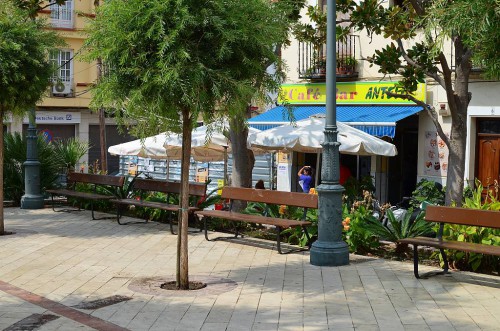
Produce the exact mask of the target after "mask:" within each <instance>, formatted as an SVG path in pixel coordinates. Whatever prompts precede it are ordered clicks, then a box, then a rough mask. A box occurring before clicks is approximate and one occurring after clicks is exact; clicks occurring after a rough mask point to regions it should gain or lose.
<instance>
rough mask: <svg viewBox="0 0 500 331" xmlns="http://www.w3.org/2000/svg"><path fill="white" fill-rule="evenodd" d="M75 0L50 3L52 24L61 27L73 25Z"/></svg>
mask: <svg viewBox="0 0 500 331" xmlns="http://www.w3.org/2000/svg"><path fill="white" fill-rule="evenodd" d="M73 16H74V15H73V0H67V1H66V2H65V3H64V5H61V6H59V5H58V4H55V3H53V4H51V5H50V18H51V19H52V25H53V26H56V27H60V28H72V27H73Z"/></svg>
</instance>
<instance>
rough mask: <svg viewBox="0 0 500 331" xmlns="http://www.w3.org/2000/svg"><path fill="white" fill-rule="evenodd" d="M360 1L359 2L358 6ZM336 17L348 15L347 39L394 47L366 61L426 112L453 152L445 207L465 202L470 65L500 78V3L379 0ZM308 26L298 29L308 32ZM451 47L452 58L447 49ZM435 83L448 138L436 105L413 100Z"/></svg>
mask: <svg viewBox="0 0 500 331" xmlns="http://www.w3.org/2000/svg"><path fill="white" fill-rule="evenodd" d="M358 2H359V1H358ZM336 3H337V14H339V13H343V14H349V17H350V18H349V19H346V20H343V21H344V22H345V23H348V24H343V25H337V36H338V38H343V37H344V36H346V35H347V34H349V33H350V31H351V29H355V30H359V31H361V30H362V31H365V32H367V33H368V35H370V36H373V35H382V36H383V37H384V38H386V39H387V40H390V41H391V43H390V44H388V45H386V46H384V47H383V48H381V49H379V50H377V51H376V52H375V54H374V55H373V56H372V57H370V58H368V60H369V61H370V63H372V64H375V65H377V66H378V67H379V72H380V73H381V74H383V75H398V76H400V77H401V81H400V86H401V87H402V90H403V91H404V92H403V93H402V94H394V93H388V94H389V95H390V96H398V97H400V98H405V99H409V100H412V101H414V102H415V103H416V104H418V105H420V106H422V107H423V109H425V111H427V113H428V114H429V116H430V118H431V119H432V121H433V123H434V124H435V126H436V129H437V132H438V134H439V136H440V137H441V139H442V140H443V141H444V142H445V143H446V145H447V147H448V149H449V159H448V176H447V181H446V201H445V203H446V204H447V205H450V204H452V203H453V202H456V203H460V202H461V201H462V192H463V188H464V174H465V145H466V138H467V108H468V105H469V102H470V100H471V98H472V95H471V93H470V92H469V78H470V73H471V69H472V64H473V63H474V64H479V65H481V66H482V67H483V68H484V73H485V76H486V77H489V78H498V77H500V56H498V55H499V54H500V2H499V1H498V0H406V1H404V2H403V6H392V7H389V8H387V7H384V6H381V5H380V3H379V1H378V0H365V1H361V2H359V3H358V4H357V3H356V2H355V1H351V0H337V2H336ZM306 27H307V25H305V26H302V27H300V31H301V32H307V30H306V29H305V28H306ZM449 43H451V44H452V46H453V51H454V54H453V59H454V61H455V63H454V65H453V63H450V59H449V58H447V57H446V56H445V53H444V49H445V47H446V48H447V49H448V47H449ZM426 79H433V80H434V81H435V82H437V83H438V84H439V85H440V86H441V87H442V88H443V89H444V90H445V91H446V95H447V99H448V105H449V108H450V112H451V131H450V134H449V136H448V135H446V134H445V133H444V131H443V128H442V127H441V124H440V123H439V121H438V113H437V111H436V110H435V109H434V107H433V106H432V105H429V104H426V103H424V102H420V101H418V100H416V99H415V98H413V97H412V92H414V91H415V90H416V88H417V84H418V83H421V82H425V80H426Z"/></svg>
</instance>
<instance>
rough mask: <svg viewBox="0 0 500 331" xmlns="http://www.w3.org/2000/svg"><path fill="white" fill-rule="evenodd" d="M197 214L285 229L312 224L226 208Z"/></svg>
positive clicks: (196, 213)
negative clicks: (234, 211) (226, 209)
mask: <svg viewBox="0 0 500 331" xmlns="http://www.w3.org/2000/svg"><path fill="white" fill-rule="evenodd" d="M195 215H198V216H205V217H218V218H223V219H226V220H229V221H238V222H249V223H255V224H268V225H274V226H279V227H281V228H283V229H287V228H291V227H298V226H307V225H311V222H308V221H297V220H289V219H284V218H274V217H266V216H260V215H249V214H241V213H233V212H231V211H225V210H201V211H196V212H195Z"/></svg>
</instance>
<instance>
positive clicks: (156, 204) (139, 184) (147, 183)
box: [110, 178, 207, 234]
mask: <svg viewBox="0 0 500 331" xmlns="http://www.w3.org/2000/svg"><path fill="white" fill-rule="evenodd" d="M206 189H207V185H206V184H204V183H189V195H190V196H194V197H198V198H201V197H204V196H205V195H206ZM133 190H134V192H135V193H136V195H137V197H138V199H134V198H127V199H112V200H110V201H111V202H112V203H114V204H116V206H117V208H116V221H117V222H118V224H120V225H124V224H128V223H130V222H127V223H122V222H120V218H121V214H122V207H124V206H136V207H145V208H155V209H160V210H165V211H167V212H169V217H168V221H169V224H170V232H172V234H174V230H173V226H172V213H174V212H177V211H179V205H177V204H168V203H166V202H167V201H168V200H169V199H170V197H171V196H172V195H177V196H178V195H180V193H181V183H179V182H171V181H165V180H159V179H142V178H136V179H135V181H134V183H133ZM152 192H160V193H165V194H166V199H165V201H147V200H145V198H146V197H147V195H148V194H149V193H152ZM195 210H198V208H197V207H196V206H191V207H189V212H190V213H192V212H194V211H195ZM143 223H147V220H146V221H145V222H143Z"/></svg>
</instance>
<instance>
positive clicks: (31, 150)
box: [21, 108, 44, 209]
mask: <svg viewBox="0 0 500 331" xmlns="http://www.w3.org/2000/svg"><path fill="white" fill-rule="evenodd" d="M37 139H38V137H37V134H36V115H35V109H34V108H33V109H31V110H30V112H29V126H28V135H27V140H28V143H27V145H28V147H27V151H26V162H24V164H23V165H24V195H23V196H22V197H21V209H41V208H43V205H44V200H43V195H41V194H40V162H39V161H38V151H37V146H36V141H37Z"/></svg>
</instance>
